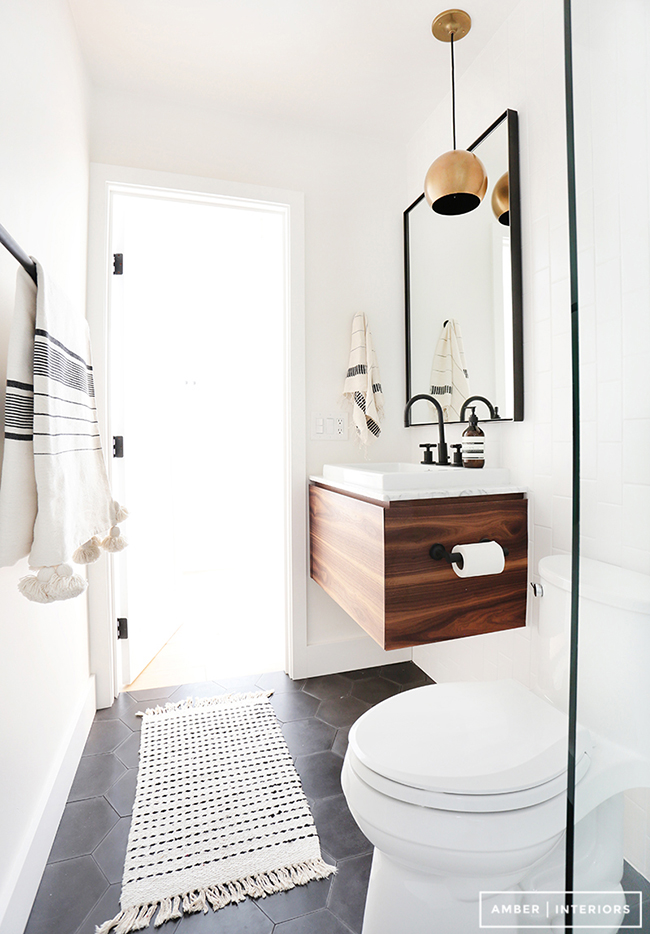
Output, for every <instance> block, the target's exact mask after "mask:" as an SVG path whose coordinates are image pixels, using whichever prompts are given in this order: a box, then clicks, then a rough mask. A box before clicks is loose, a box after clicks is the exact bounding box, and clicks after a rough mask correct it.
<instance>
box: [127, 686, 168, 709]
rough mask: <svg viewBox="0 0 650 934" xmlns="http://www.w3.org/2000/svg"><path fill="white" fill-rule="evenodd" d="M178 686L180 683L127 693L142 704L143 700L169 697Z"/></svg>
mask: <svg viewBox="0 0 650 934" xmlns="http://www.w3.org/2000/svg"><path fill="white" fill-rule="evenodd" d="M178 688H179V685H178V684H169V685H167V687H164V688H146V689H145V690H142V691H127V694H129V696H130V697H132V698H133V699H134V700H137V701H138V703H140V704H141V703H142V702H143V701H151V700H157V699H158V698H159V697H165V698H167V699H169V698H170V697H171V695H172V694H173V693H174V692H175V691H177V690H178ZM149 706H150V705H149Z"/></svg>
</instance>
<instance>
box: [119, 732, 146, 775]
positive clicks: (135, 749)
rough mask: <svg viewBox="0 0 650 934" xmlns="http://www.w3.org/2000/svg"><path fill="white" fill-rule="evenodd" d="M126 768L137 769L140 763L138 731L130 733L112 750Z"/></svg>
mask: <svg viewBox="0 0 650 934" xmlns="http://www.w3.org/2000/svg"><path fill="white" fill-rule="evenodd" d="M114 755H115V756H117V758H118V759H119V761H120V762H122V763H123V764H124V767H125V768H126V769H137V767H138V765H139V764H140V731H139V730H137V731H136V732H134V733H131V735H130V736H129V738H128V739H125V740H124V742H123V743H120V745H119V746H118V747H117V749H116V750H115V752H114Z"/></svg>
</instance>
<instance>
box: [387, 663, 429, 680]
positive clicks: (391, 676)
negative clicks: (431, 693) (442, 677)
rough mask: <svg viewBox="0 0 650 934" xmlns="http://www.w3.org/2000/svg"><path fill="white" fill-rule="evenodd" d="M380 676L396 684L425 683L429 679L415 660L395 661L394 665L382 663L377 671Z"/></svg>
mask: <svg viewBox="0 0 650 934" xmlns="http://www.w3.org/2000/svg"><path fill="white" fill-rule="evenodd" d="M377 674H378V675H380V676H381V677H382V678H387V679H388V680H389V681H394V682H395V683H396V684H426V683H427V682H430V681H431V679H430V678H429V676H428V675H427V674H425V673H424V672H423V671H422V669H421V668H418V666H417V665H416V664H415V662H396V664H394V665H382V666H381V668H380V669H379V671H378V672H377Z"/></svg>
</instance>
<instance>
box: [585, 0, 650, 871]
mask: <svg viewBox="0 0 650 934" xmlns="http://www.w3.org/2000/svg"><path fill="white" fill-rule="evenodd" d="M572 7H573V35H574V53H573V54H574V81H575V92H574V96H575V128H576V182H577V209H578V290H579V294H578V301H579V309H580V394H581V425H582V430H581V466H580V476H581V484H580V486H581V496H582V521H581V541H580V545H581V553H582V554H583V555H586V556H587V557H591V558H598V559H600V560H602V561H608V562H610V563H613V564H620V565H622V566H624V567H629V568H632V569H633V570H636V571H640V572H642V573H644V574H650V531H649V525H648V522H649V519H650V470H649V469H648V463H649V458H650V393H649V392H648V373H649V372H650V314H649V313H648V309H649V308H650V206H649V201H648V196H649V193H650V170H649V166H650V141H649V135H648V133H649V130H650V96H649V94H648V87H649V86H650V53H649V51H648V50H649V49H650V44H649V43H650V9H649V8H648V4H647V3H646V2H645V0H620V3H619V4H617V7H616V13H617V17H620V21H621V22H625V23H628V24H629V25H630V28H629V29H626V30H625V31H616V30H612V28H611V4H610V5H608V4H607V3H606V2H605V0H573V2H572ZM617 166H619V167H624V169H623V171H617V170H616V168H615V167H617ZM646 648H647V649H650V634H646ZM629 664H630V666H632V665H644V667H645V669H647V661H646V660H645V659H644V657H643V655H642V654H640V655H639V656H638V657H636V658H631V659H630V660H629ZM625 823H626V826H625V833H626V857H627V859H629V860H630V862H632V863H633V865H634V866H635V867H636V868H637V869H639V870H640V871H641V872H642V873H643V874H644V875H645V876H646V877H650V791H648V790H643V791H633V792H630V793H628V794H627V795H626V811H625Z"/></svg>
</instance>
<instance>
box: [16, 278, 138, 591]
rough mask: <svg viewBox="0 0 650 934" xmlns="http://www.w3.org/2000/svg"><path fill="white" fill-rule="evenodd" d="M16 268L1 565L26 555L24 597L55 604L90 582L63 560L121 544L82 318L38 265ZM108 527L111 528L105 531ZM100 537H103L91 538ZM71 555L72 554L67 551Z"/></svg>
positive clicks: (81, 559) (121, 514) (93, 555)
mask: <svg viewBox="0 0 650 934" xmlns="http://www.w3.org/2000/svg"><path fill="white" fill-rule="evenodd" d="M37 278H38V289H37V288H36V286H35V285H34V282H33V281H32V279H31V278H30V276H29V275H28V274H27V273H26V272H25V271H24V270H23V269H22V268H21V269H19V270H18V278H17V282H16V300H15V309H14V318H13V323H12V330H11V337H10V341H9V353H8V359H7V393H6V402H5V436H4V455H3V462H2V479H1V482H0V567H8V566H10V565H12V564H15V563H16V561H18V560H19V559H21V558H24V557H25V556H27V555H29V564H30V567H31V568H32V569H33V570H37V572H38V573H37V574H36V575H30V576H28V577H24V578H22V580H21V581H20V583H19V585H18V586H19V589H20V591H21V593H23V595H24V596H26V597H27V598H28V599H29V600H35V601H36V602H39V603H51V602H52V601H53V600H65V599H68V598H70V597H75V596H77V595H78V594H79V593H81V592H82V591H83V590H85V588H86V586H87V581H86V579H85V577H81V576H79V575H77V574H75V573H74V572H73V569H72V568H71V567H70V565H69V564H68V562H69V561H70V559H71V558H72V559H73V560H74V561H76V562H77V563H82V564H87V563H89V562H90V561H94V560H96V559H97V558H98V557H99V555H100V553H101V551H100V547H103V548H105V549H106V550H107V551H120V550H121V549H122V548H123V547H124V546H125V544H126V542H125V541H124V539H123V538H122V537H121V535H120V532H119V529H118V528H117V527H116V522H117V521H119V520H121V519H122V518H126V511H125V510H123V509H122V508H121V507H120V506H119V504H118V503H115V502H114V501H113V499H112V497H111V493H110V488H109V484H108V478H107V475H106V467H105V464H104V456H103V454H102V449H101V440H100V437H99V427H98V422H97V411H96V407H95V390H94V385H93V369H92V366H91V363H90V338H89V333H88V324H87V322H86V319H85V318H84V317H83V316H82V315H81V314H80V313H79V312H78V311H76V310H75V309H72V308H71V307H70V306H69V303H68V302H67V300H66V298H65V297H64V296H63V295H62V294H61V293H60V292H59V291H58V289H57V288H56V287H55V286H54V285H53V284H52V283H51V282H50V281H49V279H48V278H47V276H46V275H45V273H44V271H43V269H42V267H41V266H40V264H37ZM107 532H108V535H106V533H107ZM98 535H102V536H105V535H106V538H105V539H104V540H103V541H100V540H99V539H98V538H97V536H98ZM73 553H74V554H73Z"/></svg>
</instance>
